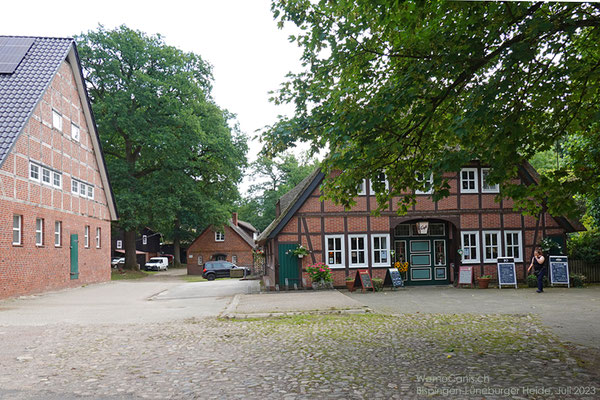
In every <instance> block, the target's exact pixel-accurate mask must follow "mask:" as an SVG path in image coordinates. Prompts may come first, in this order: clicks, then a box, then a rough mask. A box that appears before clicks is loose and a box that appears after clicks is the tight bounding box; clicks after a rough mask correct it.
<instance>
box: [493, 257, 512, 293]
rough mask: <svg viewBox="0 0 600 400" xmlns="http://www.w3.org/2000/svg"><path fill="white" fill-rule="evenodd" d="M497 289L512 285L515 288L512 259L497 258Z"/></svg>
mask: <svg viewBox="0 0 600 400" xmlns="http://www.w3.org/2000/svg"><path fill="white" fill-rule="evenodd" d="M497 262H498V287H499V288H500V289H502V286H503V285H504V286H507V285H514V287H515V289H516V288H517V272H516V270H515V259H514V258H498V260H497Z"/></svg>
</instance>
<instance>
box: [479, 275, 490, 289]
mask: <svg viewBox="0 0 600 400" xmlns="http://www.w3.org/2000/svg"><path fill="white" fill-rule="evenodd" d="M491 279H492V276H491V275H481V277H480V278H479V279H477V281H478V282H479V288H480V289H487V288H488V285H489V284H490V280H491Z"/></svg>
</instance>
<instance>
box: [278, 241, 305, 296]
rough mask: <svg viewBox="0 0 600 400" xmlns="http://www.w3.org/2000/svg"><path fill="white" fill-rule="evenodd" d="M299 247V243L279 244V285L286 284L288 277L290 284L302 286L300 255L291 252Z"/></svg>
mask: <svg viewBox="0 0 600 400" xmlns="http://www.w3.org/2000/svg"><path fill="white" fill-rule="evenodd" d="M297 247H298V245H297V244H280V245H279V286H284V285H285V282H286V281H285V280H286V279H287V283H288V286H294V284H296V285H298V287H300V286H301V282H300V271H299V268H298V257H296V256H295V255H293V254H292V252H291V250H294V249H295V248H297ZM286 253H289V254H286Z"/></svg>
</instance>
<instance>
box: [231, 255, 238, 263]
mask: <svg viewBox="0 0 600 400" xmlns="http://www.w3.org/2000/svg"><path fill="white" fill-rule="evenodd" d="M231 262H232V263H233V264H237V256H231Z"/></svg>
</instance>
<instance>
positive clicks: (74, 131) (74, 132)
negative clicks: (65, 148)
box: [71, 123, 81, 142]
mask: <svg viewBox="0 0 600 400" xmlns="http://www.w3.org/2000/svg"><path fill="white" fill-rule="evenodd" d="M80 135H81V130H80V129H79V127H78V126H77V125H75V124H74V123H71V139H73V140H74V141H76V142H79V138H80Z"/></svg>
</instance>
